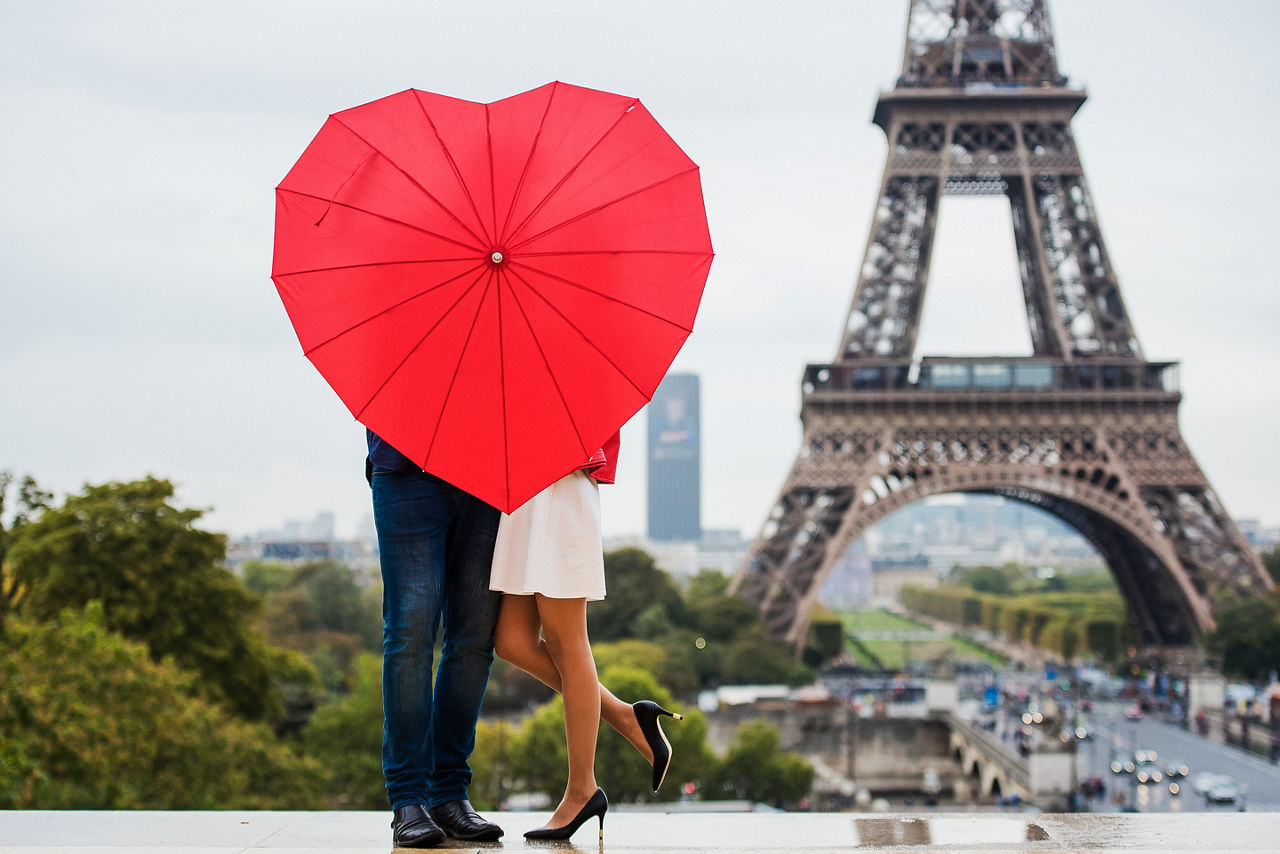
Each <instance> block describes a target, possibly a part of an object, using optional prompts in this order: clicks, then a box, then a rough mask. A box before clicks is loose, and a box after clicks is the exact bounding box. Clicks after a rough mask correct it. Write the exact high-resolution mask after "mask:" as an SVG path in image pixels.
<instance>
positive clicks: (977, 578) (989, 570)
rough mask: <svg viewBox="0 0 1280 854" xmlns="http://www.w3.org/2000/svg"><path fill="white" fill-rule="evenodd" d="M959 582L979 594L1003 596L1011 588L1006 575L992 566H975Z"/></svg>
mask: <svg viewBox="0 0 1280 854" xmlns="http://www.w3.org/2000/svg"><path fill="white" fill-rule="evenodd" d="M961 581H962V583H963V584H966V585H968V586H969V587H970V588H972V589H973V590H976V591H977V592H979V593H994V594H995V595H997V596H1003V595H1005V594H1006V593H1008V592H1009V591H1010V589H1011V588H1012V584H1010V581H1009V576H1008V574H1006V573H1005V572H1004V571H1003V570H1001V569H998V568H996V567H994V566H975V567H974V568H973V569H971V570H969V571H968V572H966V573H965V574H964V575H963V576H962V579H961Z"/></svg>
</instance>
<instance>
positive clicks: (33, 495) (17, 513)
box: [0, 471, 52, 630]
mask: <svg viewBox="0 0 1280 854" xmlns="http://www.w3.org/2000/svg"><path fill="white" fill-rule="evenodd" d="M12 484H13V474H12V473H11V472H7V471H0V630H3V629H4V621H5V617H6V616H8V614H9V612H10V611H11V610H12V609H13V606H14V604H15V603H16V602H17V600H18V598H19V596H20V595H21V593H22V587H21V586H20V585H19V584H18V582H17V579H16V578H14V577H13V574H12V573H11V572H10V570H9V568H8V554H9V546H10V544H11V543H12V542H13V538H14V536H15V535H16V534H17V533H18V532H19V531H20V530H21V528H22V527H23V526H24V525H26V524H27V523H28V522H30V521H31V520H32V519H33V518H34V517H35V516H36V515H37V514H39V513H40V511H42V510H43V509H44V508H45V507H47V506H48V504H49V500H50V498H52V496H51V495H49V493H47V492H45V491H44V490H42V489H41V488H40V487H39V486H38V485H37V484H36V482H35V479H34V478H32V477H31V476H30V475H26V476H25V477H23V478H22V480H21V481H20V482H19V484H18V489H17V492H16V494H15V495H14V499H15V504H14V506H13V509H12V510H11V511H9V512H6V510H7V509H8V505H9V487H10V486H11V485H12Z"/></svg>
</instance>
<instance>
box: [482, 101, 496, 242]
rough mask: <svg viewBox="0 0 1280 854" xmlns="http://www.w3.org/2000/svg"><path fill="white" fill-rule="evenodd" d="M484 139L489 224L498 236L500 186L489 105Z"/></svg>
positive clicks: (485, 119) (485, 114) (485, 106)
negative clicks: (487, 168) (487, 156)
mask: <svg viewBox="0 0 1280 854" xmlns="http://www.w3.org/2000/svg"><path fill="white" fill-rule="evenodd" d="M484 137H485V143H486V147H487V149H488V152H489V224H490V225H491V226H493V235H494V237H495V238H496V237H497V236H498V184H497V182H496V181H495V180H494V178H493V130H492V129H491V128H490V126H489V105H488V104H485V105H484Z"/></svg>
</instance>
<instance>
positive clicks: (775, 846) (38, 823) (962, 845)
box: [0, 809, 1280, 854]
mask: <svg viewBox="0 0 1280 854" xmlns="http://www.w3.org/2000/svg"><path fill="white" fill-rule="evenodd" d="M488 815H489V817H490V818H492V819H494V820H496V821H498V823H499V824H501V825H502V826H503V827H504V828H505V829H506V831H507V836H506V838H505V839H504V840H503V841H502V842H500V843H492V844H477V843H469V844H463V843H456V842H452V841H451V842H449V843H447V844H446V846H445V847H446V848H453V849H462V850H468V851H485V850H495V851H502V850H508V851H510V850H517V851H528V850H540V851H546V850H548V849H555V848H560V849H568V850H603V851H608V852H646V851H652V852H674V851H685V852H721V851H723V852H783V851H799V852H835V851H875V850H881V849H891V850H895V851H1075V850H1080V849H1089V850H1091V851H1161V852H1173V851H1275V850H1276V834H1277V827H1280V816H1278V815H1277V814H1275V813H1194V814H1181V815H1170V814H1161V815H1141V814H1125V815H1119V814H1111V815H1101V814H1098V815H1089V814H1080V815H1052V814H1035V813H1021V814H992V813H928V814H917V815H905V814H894V815H878V814H868V813H811V814H802V813H745V814H742V813H737V814H730V813H692V812H685V813H655V812H638V811H637V812H629V811H627V810H625V809H614V810H611V811H610V813H609V815H608V817H607V819H606V820H605V842H604V846H603V847H602V848H597V845H596V827H595V823H594V822H592V823H590V824H589V825H584V826H583V827H582V829H581V830H579V831H578V835H577V836H576V837H575V838H574V840H573V841H572V843H542V844H534V843H526V842H525V840H524V838H523V837H522V835H521V834H522V833H523V832H524V831H525V830H528V829H529V828H531V827H537V826H539V825H540V824H541V823H542V820H543V819H544V818H546V814H545V813H518V812H511V813H489V814H488ZM389 822H390V813H382V812H311V813H305V812H0V854H51V852H54V851H56V852H61V854H123V852H138V851H142V852H147V851H156V850H165V851H173V852H180V854H232V852H246V854H247V853H248V852H253V853H254V854H271V852H282V854H283V852H287V854H300V852H316V853H317V854H319V852H325V854H338V853H339V852H346V854H357V852H358V854H371V853H372V852H382V854H386V852H388V851H390V850H391V844H390V839H391V833H390V830H389V827H388V825H389ZM404 850H408V849H404Z"/></svg>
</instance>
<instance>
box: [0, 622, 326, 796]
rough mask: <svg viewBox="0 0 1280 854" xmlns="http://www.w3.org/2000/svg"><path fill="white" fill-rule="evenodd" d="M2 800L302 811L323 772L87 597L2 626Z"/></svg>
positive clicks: (317, 791) (0, 755)
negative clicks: (119, 627) (130, 634)
mask: <svg viewBox="0 0 1280 854" xmlns="http://www.w3.org/2000/svg"><path fill="white" fill-rule="evenodd" d="M0 650H2V651H3V655H0V745H3V747H0V808H16V809H138V808H147V809H250V808H252V809H280V808H288V809H306V808H310V807H314V806H316V805H317V803H318V801H317V797H318V794H319V784H320V770H319V768H318V766H317V765H316V763H314V762H312V761H311V760H308V759H305V758H303V757H300V756H299V755H297V754H296V753H295V751H294V750H292V749H291V748H290V747H289V746H287V745H285V744H283V743H281V742H279V741H278V740H277V739H276V737H275V735H274V733H273V732H272V731H271V729H270V728H269V727H267V726H266V725H264V724H251V723H247V722H245V721H243V720H240V719H238V718H236V717H235V716H233V715H232V714H230V713H229V712H228V711H227V710H226V709H225V708H224V707H223V706H222V705H221V704H216V703H211V702H209V701H208V700H207V699H205V698H203V697H202V696H201V691H200V690H199V683H200V682H201V679H200V677H198V676H196V675H195V674H194V673H191V672H188V671H184V670H181V669H179V668H178V667H177V666H176V665H175V664H174V663H173V662H172V661H168V660H165V661H159V662H157V661H155V660H153V658H152V656H150V655H149V654H148V651H147V648H146V647H145V646H144V645H142V644H141V643H137V642H133V641H129V640H126V639H125V638H123V637H121V636H120V635H118V634H116V633H114V632H112V631H111V630H110V628H109V626H108V623H107V619H106V616H105V609H104V608H103V606H102V605H101V604H100V603H97V602H93V603H90V604H89V605H88V606H87V607H86V608H85V609H84V610H83V611H80V610H74V609H67V610H65V611H64V612H62V613H61V614H59V615H57V616H56V617H54V618H53V619H51V620H48V621H45V622H39V623H37V622H31V621H28V620H26V619H23V618H15V619H11V620H10V622H9V625H8V626H7V627H6V631H5V633H4V634H3V635H2V636H0Z"/></svg>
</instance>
